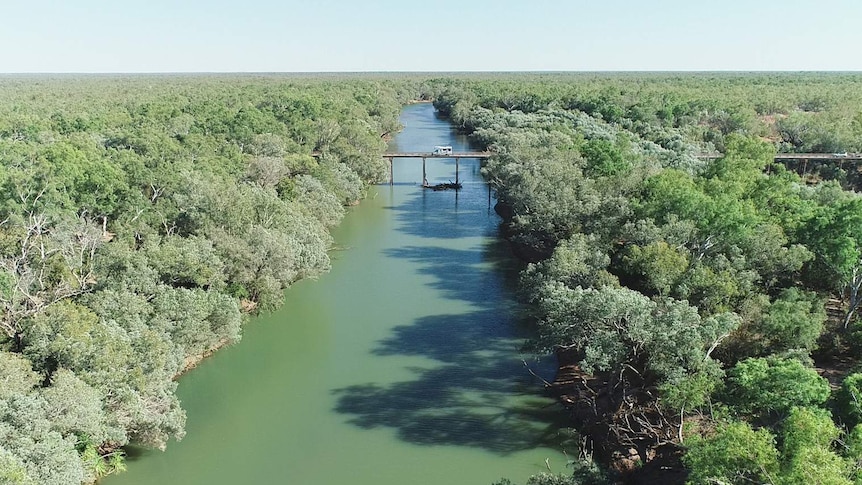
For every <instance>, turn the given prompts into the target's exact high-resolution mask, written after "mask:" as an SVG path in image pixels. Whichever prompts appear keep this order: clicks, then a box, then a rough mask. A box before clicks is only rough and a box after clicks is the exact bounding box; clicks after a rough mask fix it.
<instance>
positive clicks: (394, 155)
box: [383, 152, 493, 158]
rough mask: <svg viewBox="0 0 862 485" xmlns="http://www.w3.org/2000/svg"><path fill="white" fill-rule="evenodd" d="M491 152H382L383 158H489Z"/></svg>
mask: <svg viewBox="0 0 862 485" xmlns="http://www.w3.org/2000/svg"><path fill="white" fill-rule="evenodd" d="M491 155H493V154H492V153H491V152H452V153H450V154H448V155H443V154H438V153H421V152H410V153H384V154H383V158H489V157H490V156H491Z"/></svg>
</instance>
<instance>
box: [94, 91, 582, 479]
mask: <svg viewBox="0 0 862 485" xmlns="http://www.w3.org/2000/svg"><path fill="white" fill-rule="evenodd" d="M401 122H402V124H403V125H404V130H403V131H402V132H400V133H399V134H398V135H397V136H395V138H394V139H393V140H392V142H391V144H390V150H391V151H393V152H397V151H408V152H415V151H430V149H431V148H432V147H433V146H435V145H452V146H453V147H454V149H455V150H456V151H465V150H467V149H468V148H469V147H468V144H467V140H466V138H465V137H463V136H460V135H458V134H457V133H456V131H455V130H454V129H453V128H452V126H451V125H450V124H449V123H448V122H446V121H445V120H441V119H439V118H437V117H436V116H435V113H434V109H433V107H432V106H431V105H430V104H416V105H410V106H407V107H405V108H404V111H403V112H402V115H401ZM421 166H422V164H421V161H417V160H409V159H405V160H396V161H395V167H394V173H395V185H394V186H391V187H390V186H389V185H380V186H375V187H372V188H371V189H370V191H369V195H368V197H367V199H366V200H364V201H362V203H361V204H360V205H358V206H357V207H353V208H351V209H350V211H349V213H348V215H347V217H346V218H345V219H344V221H343V222H342V224H341V225H340V226H339V227H338V228H337V229H336V230H335V231H334V237H335V241H336V246H337V248H336V250H334V251H333V252H332V258H333V263H332V271H331V272H330V273H327V274H325V275H323V276H322V277H320V279H319V280H317V281H302V282H299V283H298V284H296V285H294V286H293V287H292V288H290V289H289V290H288V291H287V298H286V304H285V305H284V307H283V308H282V309H281V310H279V311H278V312H276V313H274V314H271V315H266V316H263V317H259V318H255V319H253V320H252V321H251V322H250V323H249V324H248V325H246V327H245V329H244V336H243V339H242V341H241V342H240V343H239V344H237V345H234V346H232V347H229V348H226V349H223V350H221V351H219V352H217V353H216V354H215V355H214V356H213V357H211V358H209V359H207V360H206V361H204V362H203V363H202V364H201V365H200V366H198V367H197V368H196V369H194V370H193V371H191V372H189V373H188V374H186V375H184V376H183V377H182V378H181V379H180V383H179V389H178V394H179V397H180V399H181V401H182V403H183V407H184V408H185V409H186V411H187V413H188V422H187V432H188V434H187V436H186V437H185V439H183V440H182V441H180V442H172V443H170V444H169V446H168V449H167V451H165V452H160V451H141V452H136V453H134V456H131V457H130V459H129V462H128V471H127V472H126V473H123V474H121V475H118V476H114V477H109V478H108V479H106V480H104V482H103V483H105V484H107V485H132V484H135V485H138V484H189V485H193V484H201V485H204V484H206V485H222V484H225V485H227V484H231V485H235V484H240V483H253V484H290V485H335V484H346V483H350V484H354V485H364V484H368V485H405V484H417V485H457V484H477V485H490V484H491V483H492V482H494V481H495V480H498V479H499V478H501V477H508V478H510V479H512V480H513V481H515V482H523V481H524V480H525V479H526V478H527V477H528V476H529V475H531V474H534V473H538V472H542V471H546V470H547V467H548V466H550V467H551V469H553V471H554V472H565V471H566V468H565V463H566V457H565V456H564V455H563V453H562V450H563V448H564V446H565V445H564V443H565V442H566V437H567V435H566V433H565V432H564V430H561V424H560V422H558V420H560V419H561V412H560V411H559V409H558V408H557V406H556V405H555V403H554V402H553V401H552V400H551V399H548V398H546V397H542V393H541V382H540V381H537V379H536V378H534V377H531V376H530V375H529V373H528V372H527V371H526V369H525V368H524V365H523V362H522V359H527V360H528V362H530V363H531V365H533V364H534V363H533V362H531V361H530V360H529V359H530V358H529V356H528V355H522V354H521V353H520V351H519V347H520V346H521V345H522V343H523V342H524V339H525V338H526V337H527V335H528V334H527V330H525V328H524V326H523V325H522V324H520V323H519V320H518V318H517V316H516V314H517V312H516V306H515V304H514V302H513V284H514V281H515V278H514V272H515V271H517V268H516V267H514V266H513V264H514V262H513V261H512V259H511V257H510V256H509V255H508V252H507V248H506V245H505V244H504V243H502V242H501V241H500V240H499V238H498V237H497V226H498V224H499V217H498V216H497V215H496V214H495V213H494V211H493V210H491V209H489V207H488V192H487V187H486V186H485V185H484V184H482V178H481V175H480V174H479V163H478V161H476V160H461V164H460V172H461V173H460V175H461V181H462V182H463V183H464V188H463V189H462V190H461V191H460V192H459V193H457V194H456V193H455V192H453V191H441V192H433V191H429V190H424V189H422V188H421V187H419V186H418V185H417V184H418V183H419V182H420V181H421V178H422V168H421ZM454 171H455V161H454V160H443V159H429V160H428V181H429V182H430V183H432V184H433V183H437V182H444V181H449V180H454V178H455V175H454ZM535 365H537V366H538V367H537V369H538V372H540V373H543V372H544V373H545V374H548V372H549V369H548V368H547V366H545V367H544V368H543V367H542V366H541V365H540V364H535Z"/></svg>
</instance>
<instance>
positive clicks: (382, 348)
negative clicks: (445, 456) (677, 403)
mask: <svg viewBox="0 0 862 485" xmlns="http://www.w3.org/2000/svg"><path fill="white" fill-rule="evenodd" d="M476 188H477V187H476ZM454 196H455V194H454V193H451V192H437V193H434V192H430V191H422V192H419V193H417V194H416V196H415V197H411V198H410V200H408V201H406V202H404V203H401V204H399V205H397V206H395V207H390V209H391V210H394V211H396V219H397V220H398V222H399V227H398V230H399V231H402V232H406V233H408V234H411V235H414V236H420V237H427V238H429V239H436V240H441V239H442V241H440V242H439V244H435V243H434V242H432V241H429V242H428V244H424V245H423V244H420V245H415V246H404V247H398V248H391V249H387V250H385V255H386V256H388V257H391V258H400V259H405V260H409V261H410V262H411V263H412V264H413V265H417V266H418V268H419V269H418V272H419V273H420V274H421V275H424V276H426V277H429V279H430V281H429V282H428V283H426V285H427V288H428V292H429V295H432V296H430V297H432V298H440V297H442V299H443V300H455V301H459V302H466V303H467V304H468V308H467V309H466V310H465V311H464V312H462V313H446V312H445V310H441V312H440V313H439V314H434V315H426V316H422V317H419V318H417V319H415V320H413V321H412V322H410V323H408V324H405V325H400V326H397V327H395V328H393V329H392V331H391V334H390V335H388V336H386V337H385V338H383V339H381V340H380V341H378V342H377V344H376V346H375V347H374V348H373V349H371V353H372V354H373V355H375V356H377V357H379V358H382V359H387V358H393V359H394V358H396V357H399V356H400V357H405V356H406V357H420V358H424V359H426V360H425V362H427V364H425V365H422V366H416V367H411V368H408V369H407V370H408V371H410V372H411V373H412V376H411V378H410V379H407V380H404V381H401V382H368V383H365V384H359V385H353V386H349V387H345V388H341V389H336V390H334V391H333V393H334V395H335V397H336V402H335V410H336V411H337V412H339V413H341V414H344V415H346V416H348V418H347V419H348V422H350V423H352V424H353V425H355V426H358V427H360V428H363V429H373V428H391V429H394V430H395V431H396V434H397V436H398V437H399V438H400V439H402V440H404V441H405V442H408V443H412V444H419V445H429V446H430V445H444V446H445V445H454V446H467V447H475V448H480V449H484V450H487V451H491V452H494V453H498V454H501V455H507V454H510V453H514V452H518V451H522V450H530V449H536V448H538V447H550V448H554V449H560V448H561V447H563V446H565V443H566V442H567V441H568V438H569V437H570V436H569V434H568V433H567V432H566V431H567V427H566V419H565V415H564V413H562V412H561V410H560V408H559V407H558V406H557V404H556V402H555V401H554V400H553V399H550V398H547V397H543V396H542V382H541V380H540V379H538V378H536V377H534V376H532V375H531V374H530V373H529V372H528V370H527V369H525V368H524V362H523V361H522V356H521V353H520V348H521V347H522V346H523V343H524V340H525V339H526V338H527V337H528V336H529V332H528V330H527V326H526V325H523V324H522V322H521V320H520V318H519V317H518V306H517V305H516V304H515V302H514V286H515V283H516V281H517V273H518V270H519V269H520V268H521V267H522V266H521V265H520V264H518V263H517V262H515V261H514V259H513V258H512V257H511V253H510V251H509V249H508V245H507V243H506V242H505V241H503V240H501V239H498V238H496V237H494V236H496V235H497V225H498V223H499V219H498V218H497V216H496V215H495V214H493V213H491V212H490V211H489V210H488V209H487V208H486V205H487V196H486V195H485V194H484V193H483V192H482V191H481V190H466V189H465V190H464V191H462V192H461V193H460V194H459V199H458V201H455V199H454ZM467 237H469V238H479V239H480V240H481V242H480V243H478V244H477V245H475V246H472V247H466V248H464V247H462V246H463V245H461V246H459V245H458V244H455V246H456V247H450V246H453V244H452V241H453V240H454V239H457V238H467ZM459 306H463V305H459ZM419 361H420V360H417V362H419ZM396 365H397V364H396ZM531 367H534V370H535V371H536V372H537V373H539V374H541V375H544V376H545V378H548V379H549V378H550V376H552V375H553V372H554V369H553V366H552V364H551V363H550V362H545V363H541V362H540V363H535V362H532V363H531Z"/></svg>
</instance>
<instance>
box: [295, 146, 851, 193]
mask: <svg viewBox="0 0 862 485" xmlns="http://www.w3.org/2000/svg"><path fill="white" fill-rule="evenodd" d="M320 155H321V153H320V152H312V153H311V156H313V157H319V156H320ZM494 155H495V153H494V152H452V153H447V154H442V153H432V152H393V153H384V154H382V157H383V158H386V159H388V160H389V185H392V184H393V183H394V182H393V174H392V162H393V160H394V159H396V158H421V159H422V185H426V186H427V185H428V180H427V178H426V172H425V162H426V160H427V159H429V158H454V159H455V184H456V185H457V184H458V183H459V176H458V175H459V174H458V170H459V162H460V160H461V159H462V158H480V159H486V158H491V157H492V156H494ZM695 156H696V157H697V158H700V159H703V160H715V159H718V158H721V157H723V156H724V154H723V153H701V154H698V155H695ZM773 160H774V161H776V162H797V163H800V162H802V163H803V167H802V172H803V174H805V173H806V171H807V169H808V163H809V162H811V161H817V162H838V164H839V168H840V167H841V166H843V165H844V162H862V153H776V154H775V157H774V158H773ZM797 167H798V166H797ZM796 170H798V168H797V169H796Z"/></svg>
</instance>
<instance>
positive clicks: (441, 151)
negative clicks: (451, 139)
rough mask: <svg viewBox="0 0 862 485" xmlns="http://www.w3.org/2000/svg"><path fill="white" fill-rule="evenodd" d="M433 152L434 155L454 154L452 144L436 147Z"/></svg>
mask: <svg viewBox="0 0 862 485" xmlns="http://www.w3.org/2000/svg"><path fill="white" fill-rule="evenodd" d="M431 153H432V154H433V155H451V154H452V147H450V146H445V147H434V151H433V152H431Z"/></svg>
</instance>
